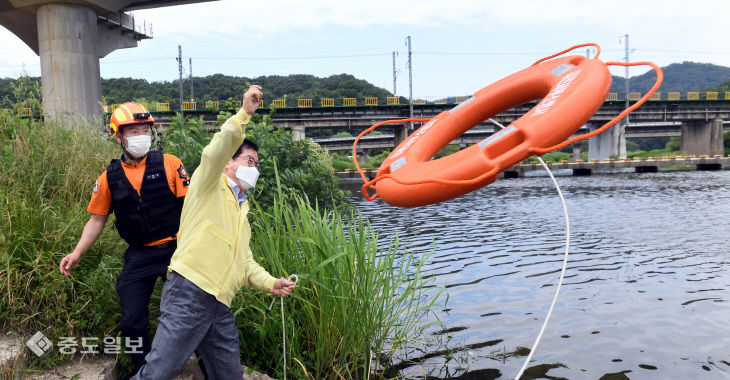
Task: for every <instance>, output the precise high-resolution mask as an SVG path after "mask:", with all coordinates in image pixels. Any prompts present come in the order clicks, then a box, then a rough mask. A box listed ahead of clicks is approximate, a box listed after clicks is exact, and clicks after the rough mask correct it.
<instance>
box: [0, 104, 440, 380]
mask: <svg viewBox="0 0 730 380" xmlns="http://www.w3.org/2000/svg"><path fill="white" fill-rule="evenodd" d="M119 154H120V150H119V147H118V145H117V143H116V142H115V141H113V140H112V139H110V138H109V137H108V136H107V135H105V134H103V133H100V131H99V130H89V129H87V128H74V129H71V130H67V129H64V128H59V127H57V126H55V125H53V124H51V123H40V122H34V121H32V120H21V119H18V118H16V117H13V116H11V115H6V114H2V113H0V173H2V175H0V332H2V333H5V332H15V333H17V334H19V335H20V336H24V337H30V336H31V335H33V334H35V332H37V331H40V332H42V333H43V334H44V335H45V336H46V337H48V339H49V340H50V341H51V342H59V341H60V338H61V337H74V338H75V339H76V340H77V341H79V342H78V343H79V345H78V350H81V349H83V347H82V346H81V344H80V339H81V338H82V337H92V338H97V339H98V341H97V343H98V344H99V345H101V343H102V339H103V338H105V337H116V336H119V326H118V323H119V314H120V311H119V305H118V298H117V294H116V290H115V281H116V278H117V275H118V274H119V272H120V270H121V267H122V265H123V258H122V253H123V251H124V249H125V248H126V244H124V242H123V241H122V240H121V239H120V238H119V236H118V234H117V233H116V232H115V231H112V228H107V230H106V231H105V232H104V234H102V236H101V238H100V239H99V240H98V241H97V243H96V244H94V246H92V248H91V249H90V250H89V251H88V252H87V253H86V255H85V256H84V257H83V259H82V260H81V261H80V263H79V264H78V265H77V266H76V267H74V269H73V271H72V276H71V277H70V278H67V277H65V276H63V275H62V274H60V273H59V270H58V265H59V262H60V260H61V258H62V257H63V256H65V255H66V254H68V253H69V252H70V251H71V250H72V249H73V248H74V246H75V245H76V243H77V241H78V238H79V236H81V232H82V230H83V227H84V225H85V223H86V221H87V220H88V217H89V214H88V212H87V211H86V206H87V205H88V201H89V197H90V195H91V191H92V189H93V185H94V181H95V179H96V177H97V176H98V175H99V174H100V173H101V172H102V171H103V170H104V168H105V167H106V165H107V164H108V162H109V160H110V159H111V158H113V157H117V156H119ZM272 161H273V163H275V162H276V160H275V159H273V158H272ZM273 176H274V177H275V178H276V180H275V181H273V182H274V183H275V185H273V186H270V187H267V189H266V190H267V191H270V192H271V193H272V197H271V198H272V199H273V200H274V201H273V203H270V204H269V203H263V202H260V203H256V204H255V205H254V207H253V210H252V212H251V214H250V219H251V221H252V228H253V239H252V241H251V249H252V251H253V252H254V254H255V257H256V260H257V261H259V262H260V264H261V265H262V266H264V267H265V268H266V269H267V270H268V271H269V272H270V273H272V274H274V275H276V276H283V277H287V276H289V275H290V274H291V273H292V272H294V273H297V274H299V284H298V289H297V290H296V291H295V293H294V295H293V296H292V297H289V298H287V299H286V300H285V301H284V303H285V307H286V312H285V317H286V337H287V342H286V343H287V363H286V366H287V369H288V371H289V373H291V375H290V378H297V379H306V378H309V379H328V378H332V379H335V378H336V379H340V378H346V379H364V378H368V377H369V376H370V375H372V376H373V377H375V376H381V375H382V373H383V371H384V370H385V369H386V368H387V367H388V366H389V363H391V362H392V361H393V360H395V358H394V357H393V355H394V353H395V352H396V350H398V348H400V347H402V346H403V345H404V344H405V343H406V342H408V341H409V339H412V338H413V337H414V336H416V335H417V332H418V329H419V327H425V326H420V320H421V318H422V317H423V316H424V315H425V314H426V313H427V312H428V311H429V309H430V308H431V307H433V305H434V302H435V300H436V297H437V296H438V293H439V291H438V288H435V287H433V285H432V284H431V285H430V284H429V283H428V281H426V280H424V279H423V277H422V276H421V272H420V271H421V263H422V262H423V261H425V260H426V259H427V258H428V257H427V256H428V255H426V257H416V256H415V255H413V254H411V253H408V252H404V250H403V249H402V247H401V244H400V242H398V241H393V242H391V243H390V244H389V245H386V246H385V248H383V247H379V245H378V238H377V234H376V233H375V232H374V231H373V230H372V229H371V228H370V227H369V226H368V224H367V222H366V221H365V220H363V219H362V217H360V216H359V215H358V214H357V212H356V211H355V210H354V209H352V208H351V207H349V206H337V207H329V208H327V209H325V208H320V207H319V206H317V203H316V202H314V204H310V202H309V201H308V199H307V198H306V196H304V195H298V194H301V193H298V192H294V191H293V190H292V187H291V186H284V185H283V183H282V182H283V181H282V180H280V178H279V176H278V171H277V170H276V168H274V170H273ZM260 198H265V197H260ZM110 219H113V218H110ZM109 223H111V220H110V222H109ZM429 286H431V288H428V287H429ZM158 294H159V287H158V289H157V290H156V293H155V296H153V301H152V308H151V310H150V312H151V316H150V322H151V324H152V326H151V327H152V329H153V331H154V327H155V326H156V322H157V321H156V318H157V315H159V314H158V310H157V304H158V303H159V298H158V296H157V295H158ZM271 299H272V297H271V296H267V295H264V294H262V293H261V292H258V291H254V290H250V289H247V288H244V289H243V291H242V292H241V295H240V296H239V297H236V299H235V300H234V304H233V310H234V312H235V314H236V318H237V322H238V327H239V330H240V334H241V337H242V339H241V344H242V361H243V362H245V363H247V364H248V365H249V366H252V367H255V368H257V369H260V370H262V371H265V372H268V373H271V374H274V375H275V376H277V377H280V375H281V374H282V372H283V368H284V365H285V363H284V362H283V361H282V355H281V352H282V351H281V349H282V330H281V324H280V321H281V312H280V309H279V308H278V307H275V308H273V310H271V311H269V312H267V308H268V305H269V303H270V302H271ZM277 305H278V301H277ZM53 348H54V349H52V350H49V351H47V352H46V353H45V354H44V355H43V356H42V357H41V358H36V357H35V355H32V354H31V355H27V356H26V357H28V358H30V359H32V360H31V362H30V363H29V366H30V367H32V368H43V367H48V366H51V365H54V364H56V363H58V362H60V361H63V360H66V359H68V358H70V357H69V356H66V355H63V354H61V353H59V351H58V347H57V346H56V345H54V347H53ZM379 374H380V375H379Z"/></svg>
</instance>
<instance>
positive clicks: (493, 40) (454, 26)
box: [0, 0, 730, 97]
mask: <svg viewBox="0 0 730 380" xmlns="http://www.w3.org/2000/svg"><path fill="white" fill-rule="evenodd" d="M134 15H135V17H136V18H137V22H140V20H144V21H146V22H148V23H152V25H153V33H154V38H153V39H151V40H143V41H141V42H140V43H139V47H137V48H131V49H121V50H117V51H114V52H112V53H111V54H109V55H108V56H106V57H105V58H103V59H101V75H102V77H104V78H116V77H132V78H144V79H147V80H150V81H161V80H168V81H169V80H173V79H175V78H177V77H178V67H177V62H176V60H175V58H176V57H177V54H178V51H177V46H178V45H182V49H183V59H184V61H185V75H187V74H188V70H189V67H188V59H189V58H192V61H193V62H192V63H193V68H192V70H193V74H194V76H205V75H210V74H215V73H223V74H228V75H235V76H246V77H256V76H260V75H288V74H313V75H316V76H320V77H322V76H329V75H333V74H340V73H349V74H352V75H354V76H356V77H357V78H361V79H365V80H367V81H369V82H371V83H373V84H375V85H376V86H379V87H382V88H385V89H387V90H390V91H392V90H393V61H392V52H393V51H396V52H397V53H398V56H397V57H396V69H397V93H398V94H399V95H404V96H408V70H407V58H408V54H407V52H408V49H407V47H406V43H405V41H406V36H411V38H412V51H413V56H412V59H413V94H414V96H417V97H429V96H448V95H466V94H471V93H473V92H475V91H476V90H478V89H480V88H482V87H484V86H486V85H488V84H489V83H492V82H494V81H496V80H498V79H500V78H502V77H504V76H506V75H509V74H511V73H513V72H516V71H519V70H521V69H523V68H525V67H527V66H529V65H530V64H532V63H533V62H534V61H535V60H537V59H539V58H542V57H544V56H546V55H549V54H552V53H554V52H557V51H560V50H563V49H565V48H568V47H570V46H573V45H575V44H579V43H584V42H596V43H599V44H600V45H601V47H602V53H601V56H600V58H601V59H603V60H604V61H612V60H622V59H623V58H624V55H625V51H624V49H625V45H624V40H623V36H624V35H625V34H628V35H629V47H630V48H631V49H632V52H631V53H630V57H631V60H632V61H643V60H649V61H653V62H655V63H657V64H659V65H660V66H665V65H668V64H670V63H675V62H682V61H694V62H706V63H713V64H717V65H723V66H730V33H728V26H727V20H728V17H729V15H730V1H728V0H707V1H703V0H697V1H693V2H689V1H686V0H681V1H680V0H638V1H636V0H634V1H624V0H613V1H600V2H598V1H587V0H576V1H572V0H560V1H558V0H555V1H535V0H531V1H522V0H500V1H493V0H468V1H442V0H441V1H432V0H419V1H401V0H369V1H349V0H337V1H334V0H332V1H318V0H312V1H298V0H256V1H249V0H222V1H213V2H207V3H201V4H193V5H184V6H177V7H167V8H159V9H151V10H141V11H135V12H134ZM0 44H2V46H3V54H2V59H1V60H0V77H17V76H18V75H19V74H20V73H21V72H22V71H23V67H25V70H26V72H28V73H30V74H31V75H35V76H37V75H40V64H39V58H38V57H37V56H36V55H35V54H34V53H33V52H32V51H31V50H30V48H28V47H27V46H26V45H25V44H24V43H23V42H22V41H20V39H18V38H17V37H15V36H14V35H13V34H12V33H10V32H9V31H7V30H6V29H4V28H0ZM634 49H635V50H634ZM576 53H577V54H586V49H585V48H581V49H580V50H578V51H576ZM631 70H632V71H631V75H637V74H640V73H642V72H644V71H646V69H639V68H632V69H631ZM612 73H613V74H616V75H624V69H623V68H617V69H614V70H612ZM265 90H266V89H264V91H265Z"/></svg>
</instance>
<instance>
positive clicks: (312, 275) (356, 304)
mask: <svg viewBox="0 0 730 380" xmlns="http://www.w3.org/2000/svg"><path fill="white" fill-rule="evenodd" d="M276 183H277V187H276V189H272V191H274V192H275V194H274V197H275V201H274V203H273V205H272V206H271V207H269V208H267V209H263V208H262V207H260V206H256V207H254V210H253V212H252V217H251V219H252V229H253V239H252V242H251V250H252V252H253V253H254V255H255V258H256V260H257V261H258V262H259V263H260V264H261V265H262V266H264V267H265V268H267V270H268V271H269V272H270V273H272V274H273V275H275V276H280V277H288V276H290V275H291V274H292V273H296V274H297V275H298V277H299V282H298V284H297V289H296V290H295V291H294V293H293V295H292V296H290V297H288V298H286V299H285V300H284V308H285V311H284V315H285V326H286V350H287V356H286V358H287V362H286V363H284V362H283V360H282V346H283V341H282V324H281V311H280V305H279V300H276V302H275V306H276V307H274V308H273V309H272V310H270V311H269V310H268V309H267V308H268V307H269V305H270V302H271V299H272V297H271V296H266V295H262V293H260V292H257V291H252V290H249V289H244V290H243V291H242V296H241V297H238V298H237V299H236V301H235V302H234V305H233V310H234V312H235V314H236V318H237V321H238V326H239V329H240V331H241V336H242V339H241V345H242V353H243V360H244V362H246V363H248V364H249V365H250V366H253V367H255V368H259V369H263V370H267V371H268V372H270V373H271V374H273V375H274V376H275V377H277V378H280V376H281V375H282V373H283V366H285V365H286V366H287V369H288V373H290V374H291V376H290V378H296V379H343V378H344V379H366V378H370V377H371V376H372V377H373V378H379V377H382V376H384V374H385V373H386V372H387V370H388V367H389V366H390V365H391V364H392V363H393V361H394V360H397V358H396V357H394V353H395V352H397V351H398V349H399V348H401V347H402V346H403V345H404V344H406V343H407V342H408V341H409V340H410V339H413V338H414V337H416V336H417V335H418V334H419V331H421V329H422V328H425V327H426V326H425V325H422V324H421V321H422V319H423V317H424V316H425V315H426V314H427V313H428V312H429V311H430V310H431V308H432V307H434V305H435V302H436V299H437V297H438V296H439V294H440V290H439V288H436V287H432V284H430V280H425V279H424V278H423V276H422V275H421V265H422V263H424V262H425V261H426V260H428V257H429V256H430V253H429V254H426V255H425V257H422V256H417V255H415V254H413V253H411V252H406V251H404V249H403V246H402V244H401V242H399V241H398V240H394V241H391V242H389V244H388V245H387V247H386V248H383V247H379V246H378V236H377V233H376V232H375V231H374V230H373V229H372V228H371V227H370V226H369V225H368V223H367V222H366V221H365V220H363V218H362V217H361V216H360V215H359V214H358V213H357V212H356V210H353V209H352V208H350V207H338V208H331V209H323V208H320V207H318V206H317V204H316V203H315V204H310V203H309V202H308V201H307V200H306V199H305V198H302V197H300V196H297V195H294V194H292V193H288V192H285V191H282V190H281V185H280V181H279V178H278V176H277V178H276ZM292 205H294V206H292ZM272 370H273V372H272Z"/></svg>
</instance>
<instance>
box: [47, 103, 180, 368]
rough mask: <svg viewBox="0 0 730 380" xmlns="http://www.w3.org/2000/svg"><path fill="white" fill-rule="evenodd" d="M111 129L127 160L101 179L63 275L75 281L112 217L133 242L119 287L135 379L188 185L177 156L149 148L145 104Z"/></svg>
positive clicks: (123, 113)
mask: <svg viewBox="0 0 730 380" xmlns="http://www.w3.org/2000/svg"><path fill="white" fill-rule="evenodd" d="M109 127H110V130H111V133H112V134H115V136H116V139H117V141H118V142H119V144H120V145H121V147H122V150H123V154H122V157H121V159H114V160H112V161H111V163H110V164H109V166H108V167H107V169H106V171H104V172H103V173H102V174H101V175H100V176H99V177H98V179H97V180H96V184H94V189H93V191H92V195H91V201H90V202H89V206H88V208H87V211H89V212H90V213H91V217H90V218H89V221H88V222H87V223H86V226H85V227H84V230H83V232H82V234H81V238H80V239H79V242H78V244H77V245H76V248H75V249H74V250H73V252H71V253H70V254H68V255H66V257H64V258H63V259H62V260H61V263H60V265H59V269H60V271H61V273H63V274H64V275H66V276H70V272H69V271H70V269H71V268H73V267H74V266H75V265H76V264H77V263H78V262H79V260H80V259H81V256H83V255H84V253H86V251H87V250H88V249H89V247H91V245H93V244H94V242H96V240H97V239H98V238H99V236H100V235H101V233H102V231H103V229H104V225H105V224H106V221H107V219H108V217H109V214H110V213H114V214H115V216H116V223H115V226H116V229H117V231H118V232H119V236H121V237H122V239H124V240H125V241H126V242H127V243H128V244H129V247H128V248H127V250H126V252H125V253H124V267H123V269H122V272H121V273H120V274H119V277H118V278H117V285H116V288H117V293H118V294H119V303H120V306H121V310H122V319H121V323H120V329H121V331H122V335H123V336H124V340H123V342H122V343H123V346H124V351H125V352H127V353H128V354H129V356H130V357H131V358H132V362H133V363H134V367H135V368H134V369H133V372H132V374H134V373H135V372H136V371H137V369H138V368H139V367H141V366H142V365H143V364H144V363H145V360H144V358H145V356H146V355H147V353H148V352H149V350H150V338H149V329H148V325H149V308H148V304H149V300H150V296H151V295H152V291H153V289H154V286H155V281H156V280H157V278H158V277H160V278H162V279H163V281H164V280H165V277H166V274H167V267H168V265H169V264H170V257H172V254H173V252H175V248H176V247H177V244H176V243H177V231H178V229H179V226H180V212H181V211H182V205H183V199H184V197H185V193H186V192H187V190H188V184H189V183H190V179H189V178H188V174H187V172H186V171H185V167H184V166H183V164H182V161H180V159H179V158H177V157H175V156H173V155H170V154H163V153H162V152H161V151H159V150H150V146H151V141H152V140H151V138H152V136H151V132H152V129H153V128H155V121H154V119H153V118H152V116H150V114H149V112H148V111H147V109H146V108H145V107H143V106H142V105H140V104H137V103H131V102H128V103H124V104H122V105H120V106H119V107H117V109H116V110H114V113H113V114H112V116H111V120H110V123H109Z"/></svg>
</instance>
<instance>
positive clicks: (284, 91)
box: [0, 74, 392, 109]
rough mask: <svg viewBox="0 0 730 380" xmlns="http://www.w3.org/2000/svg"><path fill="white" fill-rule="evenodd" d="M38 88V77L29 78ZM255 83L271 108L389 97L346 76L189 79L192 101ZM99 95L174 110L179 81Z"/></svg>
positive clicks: (4, 97) (3, 84)
mask: <svg viewBox="0 0 730 380" xmlns="http://www.w3.org/2000/svg"><path fill="white" fill-rule="evenodd" d="M32 79H33V80H35V81H37V82H38V83H39V84H40V77H35V78H32ZM14 82H15V79H11V78H0V102H2V107H4V108H5V107H9V106H10V105H11V104H12V103H13V102H15V101H16V99H14V95H13V91H12V88H13V83H14ZM250 83H255V84H258V85H261V86H262V87H263V89H264V104H266V105H268V104H271V101H272V100H273V99H277V98H283V97H284V96H286V97H288V98H290V99H296V98H312V99H318V98H320V97H328V98H344V97H347V98H358V99H363V98H365V97H367V96H374V97H379V98H381V99H382V98H385V97H386V96H392V94H391V93H390V92H389V91H387V90H385V89H383V88H380V87H376V86H375V85H373V84H371V83H369V82H368V81H366V80H363V79H357V78H355V77H354V76H352V75H350V74H338V75H332V76H329V77H326V78H319V77H315V76H314V75H306V74H297V75H288V76H281V75H270V76H261V77H257V78H246V77H234V76H230V75H223V74H215V75H209V76H206V77H193V91H194V95H195V100H196V101H206V100H226V99H228V98H233V99H236V100H239V99H240V98H241V97H242V95H243V93H244V92H245V91H246V89H248V84H250ZM101 93H102V96H103V97H104V100H105V102H106V103H107V104H114V103H123V102H126V101H130V100H142V99H144V100H146V101H147V102H156V101H162V102H171V106H172V108H173V109H175V108H177V102H176V100H177V99H179V97H180V87H179V80H175V81H171V82H167V81H164V82H148V81H147V80H144V79H134V78H111V79H102V80H101ZM183 94H184V97H185V100H186V101H187V100H189V98H190V81H189V79H184V80H183Z"/></svg>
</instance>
